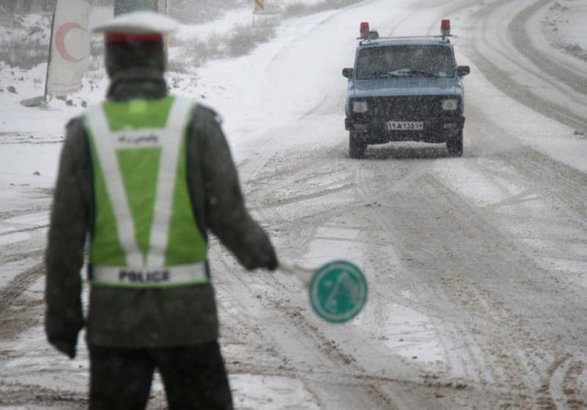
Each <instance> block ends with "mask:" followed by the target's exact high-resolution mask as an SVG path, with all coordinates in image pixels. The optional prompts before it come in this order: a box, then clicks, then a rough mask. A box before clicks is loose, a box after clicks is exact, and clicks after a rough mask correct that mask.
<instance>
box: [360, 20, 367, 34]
mask: <svg viewBox="0 0 587 410" xmlns="http://www.w3.org/2000/svg"><path fill="white" fill-rule="evenodd" d="M359 32H360V33H361V34H363V33H368V32H369V22H368V21H361V26H360V29H359Z"/></svg>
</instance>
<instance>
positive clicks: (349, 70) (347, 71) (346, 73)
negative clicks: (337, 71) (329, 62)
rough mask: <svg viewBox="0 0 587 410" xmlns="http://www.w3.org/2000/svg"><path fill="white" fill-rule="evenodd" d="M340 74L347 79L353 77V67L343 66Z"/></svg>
mask: <svg viewBox="0 0 587 410" xmlns="http://www.w3.org/2000/svg"><path fill="white" fill-rule="evenodd" d="M342 76H343V77H346V78H348V79H351V78H353V69H352V68H343V69H342Z"/></svg>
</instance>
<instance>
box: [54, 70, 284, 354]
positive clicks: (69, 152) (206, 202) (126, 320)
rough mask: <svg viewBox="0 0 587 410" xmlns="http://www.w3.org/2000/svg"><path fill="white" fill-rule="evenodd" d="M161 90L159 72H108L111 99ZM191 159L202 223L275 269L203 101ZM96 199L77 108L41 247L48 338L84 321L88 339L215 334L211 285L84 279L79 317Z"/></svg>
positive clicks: (185, 341)
mask: <svg viewBox="0 0 587 410" xmlns="http://www.w3.org/2000/svg"><path fill="white" fill-rule="evenodd" d="M166 92H167V88H166V84H165V82H164V80H163V79H162V78H161V77H160V76H154V75H151V76H147V75H144V76H143V77H142V78H138V79H137V77H136V75H135V76H133V78H126V79H125V78H124V77H123V78H118V79H117V80H116V81H113V82H112V84H111V86H110V89H109V91H108V98H109V99H112V100H127V99H133V98H162V97H164V96H165V95H166ZM97 137H98V138H99V136H97ZM187 164H188V179H189V181H188V185H189V188H190V191H191V192H190V193H191V196H192V203H193V205H194V212H195V215H196V220H197V222H198V224H199V226H200V231H201V232H202V233H204V235H206V232H208V230H209V231H211V232H212V233H213V234H214V235H216V236H217V237H218V238H219V239H220V241H221V242H222V244H224V245H225V246H226V247H227V248H228V249H229V250H230V251H232V252H233V254H234V255H235V256H236V257H237V259H238V260H239V261H240V263H241V264H243V265H244V266H245V267H246V268H248V269H253V268H257V267H266V268H270V269H275V267H276V266H275V265H276V263H277V262H276V258H275V254H274V250H273V247H272V245H271V242H270V240H269V238H268V237H267V235H266V234H265V232H264V231H263V229H262V228H261V227H260V226H259V225H258V224H257V223H256V222H255V221H254V220H253V219H252V218H251V217H250V215H249V214H248V212H247V210H246V209H245V205H244V201H243V197H242V195H241V190H240V187H239V182H238V177H237V171H236V168H235V165H234V163H233V160H232V158H231V155H230V151H229V148H228V144H227V141H226V139H225V136H224V134H223V132H222V130H221V127H220V124H219V121H218V118H217V115H216V114H215V113H214V111H212V110H210V109H208V108H206V107H204V106H202V105H196V108H195V109H194V110H193V113H192V117H191V121H190V124H189V127H188V134H187ZM93 207H94V200H93V175H92V163H91V158H90V151H89V145H88V136H87V134H86V130H85V128H84V123H83V119H82V117H76V118H74V119H73V120H71V121H70V122H69V124H68V125H67V134H66V138H65V143H64V145H63V150H62V154H61V161H60V166H59V173H58V177H57V183H56V187H55V193H54V202H53V207H52V210H51V221H50V229H49V237H48V239H49V242H48V248H47V252H46V268H47V277H46V303H47V312H46V318H45V330H46V333H47V336H48V339H49V341H50V342H52V343H53V344H55V345H58V344H59V343H58V342H59V341H63V340H66V341H68V340H69V341H71V340H77V334H78V332H79V330H80V329H81V328H82V327H83V326H84V324H85V326H86V327H87V334H86V338H87V341H88V343H89V344H93V345H99V346H110V347H131V348H132V347H159V346H183V345H192V344H199V343H204V342H209V341H212V340H216V339H217V338H218V316H217V311H216V304H215V298H214V290H213V287H212V285H211V284H207V285H201V286H193V287H187V288H174V289H165V290H162V289H142V290H136V289H120V288H111V287H104V286H95V287H90V297H89V308H88V313H87V317H86V318H85V319H84V315H83V313H82V302H81V290H82V277H81V275H80V271H81V269H82V265H83V260H84V249H85V246H86V244H87V241H88V240H89V238H90V237H91V232H92V224H93ZM70 343H71V342H70ZM73 344H74V346H75V343H73ZM61 350H63V349H61Z"/></svg>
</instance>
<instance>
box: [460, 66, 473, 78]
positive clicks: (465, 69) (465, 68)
mask: <svg viewBox="0 0 587 410" xmlns="http://www.w3.org/2000/svg"><path fill="white" fill-rule="evenodd" d="M470 73H471V67H469V66H468V65H460V66H458V67H457V75H458V76H459V77H464V76H466V75H468V74H470Z"/></svg>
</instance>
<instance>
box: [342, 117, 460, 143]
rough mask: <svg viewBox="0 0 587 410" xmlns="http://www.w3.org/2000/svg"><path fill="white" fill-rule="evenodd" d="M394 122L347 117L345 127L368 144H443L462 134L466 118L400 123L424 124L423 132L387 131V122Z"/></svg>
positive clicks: (441, 118) (439, 118) (416, 120)
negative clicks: (399, 142)
mask: <svg viewBox="0 0 587 410" xmlns="http://www.w3.org/2000/svg"><path fill="white" fill-rule="evenodd" d="M388 121H392V120H377V119H372V118H362V117H347V118H345V121H344V125H345V129H346V130H347V131H351V132H354V134H355V136H356V137H359V138H360V139H361V140H362V141H363V142H365V143H367V144H384V143H386V142H391V141H423V142H434V143H441V142H446V141H447V140H449V139H451V138H454V137H455V136H457V135H459V133H461V132H462V130H463V127H464V125H465V117H464V116H463V115H460V114H452V115H443V116H440V117H435V118H427V119H425V120H422V119H414V120H411V119H405V118H402V119H401V120H400V121H415V122H422V123H423V129H422V130H410V131H397V130H394V131H391V130H388V129H387V126H386V124H387V122H388Z"/></svg>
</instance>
